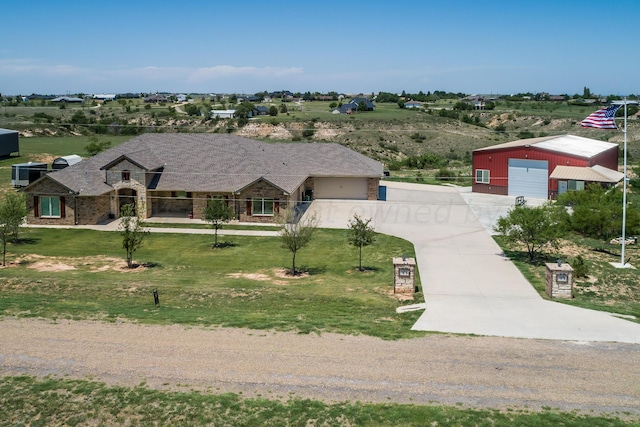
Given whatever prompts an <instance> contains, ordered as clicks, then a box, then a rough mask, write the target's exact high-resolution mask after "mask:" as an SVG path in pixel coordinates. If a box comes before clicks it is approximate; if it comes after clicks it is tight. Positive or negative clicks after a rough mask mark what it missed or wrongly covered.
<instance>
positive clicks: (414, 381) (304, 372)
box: [0, 318, 640, 415]
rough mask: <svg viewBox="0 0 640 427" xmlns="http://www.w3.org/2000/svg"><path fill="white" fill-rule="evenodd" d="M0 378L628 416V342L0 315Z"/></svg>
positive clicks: (632, 397) (634, 385)
mask: <svg viewBox="0 0 640 427" xmlns="http://www.w3.org/2000/svg"><path fill="white" fill-rule="evenodd" d="M0 342H1V343H2V345H1V347H0V374H1V375H18V374H28V375H36V376H44V375H47V374H54V375H58V376H63V375H68V376H70V377H72V378H91V379H94V380H99V381H104V382H106V383H108V384H114V385H115V384H118V385H137V384H140V383H141V382H143V381H146V383H147V385H148V386H150V387H154V388H160V389H171V390H190V389H196V390H208V391H212V392H236V393H239V392H242V394H243V395H244V396H256V395H258V394H260V395H261V396H262V397H266V398H273V399H276V398H285V399H286V398H288V397H290V396H295V397H300V398H312V399H319V400H323V401H327V402H333V401H343V400H350V401H357V400H359V401H370V402H386V403H388V402H399V403H416V404H427V403H434V402H439V403H443V404H456V403H461V404H463V405H464V406H468V407H492V408H507V407H512V408H528V409H538V408H541V407H543V406H548V407H551V408H559V409H561V410H573V409H578V410H581V411H594V412H596V413H613V412H620V411H627V412H629V413H631V414H635V415H640V345H633V344H615V343H589V342H583V343H577V342H565V341H544V340H525V339H511V338H496V337H469V336H450V335H432V336H427V337H424V338H418V339H411V340H400V341H383V340H380V339H377V338H372V337H366V336H344V335H337V334H322V335H320V336H319V335H298V334H295V333H281V332H265V331H251V330H244V329H227V328H209V329H204V328H185V327H182V326H175V325H174V326H141V325H136V324H131V323H102V322H89V321H80V322H76V321H58V322H57V323H53V322H52V321H45V320H34V319H15V318H5V319H3V320H1V321H0Z"/></svg>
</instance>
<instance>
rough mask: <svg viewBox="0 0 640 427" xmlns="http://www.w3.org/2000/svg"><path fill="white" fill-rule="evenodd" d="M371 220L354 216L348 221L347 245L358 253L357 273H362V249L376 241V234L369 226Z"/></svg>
mask: <svg viewBox="0 0 640 427" xmlns="http://www.w3.org/2000/svg"><path fill="white" fill-rule="evenodd" d="M371 220H372V219H371V218H369V219H364V218H361V217H360V216H359V215H358V214H355V215H354V216H353V218H352V219H350V220H349V230H348V235H347V239H348V240H349V244H351V245H353V246H355V247H357V248H358V249H359V251H360V264H359V266H358V270H359V271H364V268H362V248H364V247H365V246H369V245H372V244H373V243H375V241H376V232H375V230H374V229H373V226H372V225H371Z"/></svg>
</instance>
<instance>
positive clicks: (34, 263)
mask: <svg viewBox="0 0 640 427" xmlns="http://www.w3.org/2000/svg"><path fill="white" fill-rule="evenodd" d="M13 265H15V266H25V267H27V268H31V269H34V270H38V271H46V272H58V271H69V270H77V269H88V270H89V271H90V272H94V273H98V272H102V271H109V270H112V271H121V272H140V271H143V270H145V269H146V266H145V265H141V264H136V265H135V267H134V268H129V267H128V266H127V263H126V261H124V260H122V259H120V258H112V257H106V256H91V257H79V258H70V257H46V256H42V255H35V254H30V255H24V256H22V257H19V258H17V259H16V260H15V262H14V263H13Z"/></svg>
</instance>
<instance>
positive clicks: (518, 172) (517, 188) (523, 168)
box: [509, 159, 549, 199]
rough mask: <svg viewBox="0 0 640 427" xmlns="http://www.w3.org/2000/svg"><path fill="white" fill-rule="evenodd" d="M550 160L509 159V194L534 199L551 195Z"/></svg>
mask: <svg viewBox="0 0 640 427" xmlns="http://www.w3.org/2000/svg"><path fill="white" fill-rule="evenodd" d="M548 187H549V162H548V161H546V160H525V159H509V195H510V196H516V197H517V196H525V197H531V198H534V199H547V198H548V197H549V188H548Z"/></svg>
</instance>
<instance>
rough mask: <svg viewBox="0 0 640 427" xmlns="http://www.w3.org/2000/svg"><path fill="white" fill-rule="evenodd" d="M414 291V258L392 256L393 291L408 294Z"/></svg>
mask: <svg viewBox="0 0 640 427" xmlns="http://www.w3.org/2000/svg"><path fill="white" fill-rule="evenodd" d="M415 291H416V260H415V258H407V257H405V256H404V255H403V256H402V258H393V293H394V294H409V293H411V294H412V293H414V292H415Z"/></svg>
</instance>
